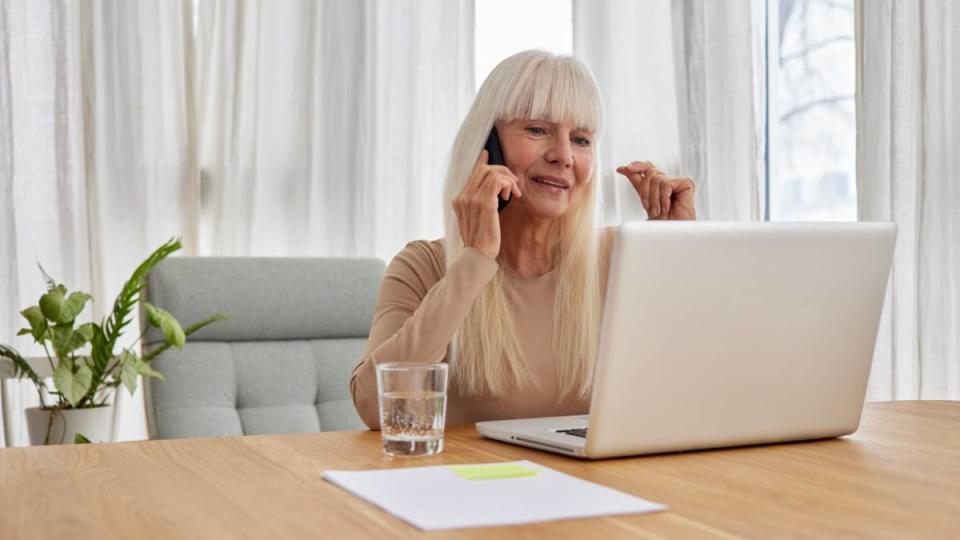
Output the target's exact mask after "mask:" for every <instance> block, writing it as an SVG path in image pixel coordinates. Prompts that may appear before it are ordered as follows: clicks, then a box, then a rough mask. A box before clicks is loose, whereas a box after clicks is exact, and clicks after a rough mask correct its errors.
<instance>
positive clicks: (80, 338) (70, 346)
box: [67, 323, 93, 352]
mask: <svg viewBox="0 0 960 540" xmlns="http://www.w3.org/2000/svg"><path fill="white" fill-rule="evenodd" d="M91 339H93V323H86V324H81V325H80V326H79V327H78V328H77V329H76V330H74V331H73V334H71V335H70V341H69V342H68V343H67V352H73V351H75V350H77V349H79V348H80V347H83V346H84V345H86V344H87V343H89V342H90V340H91Z"/></svg>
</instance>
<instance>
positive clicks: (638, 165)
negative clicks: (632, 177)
mask: <svg viewBox="0 0 960 540" xmlns="http://www.w3.org/2000/svg"><path fill="white" fill-rule="evenodd" d="M624 167H626V168H627V169H630V170H631V171H633V172H645V171H649V170H652V169H656V168H657V166H656V165H654V164H653V163H652V162H650V161H631V162H630V163H628V164H626V165H624Z"/></svg>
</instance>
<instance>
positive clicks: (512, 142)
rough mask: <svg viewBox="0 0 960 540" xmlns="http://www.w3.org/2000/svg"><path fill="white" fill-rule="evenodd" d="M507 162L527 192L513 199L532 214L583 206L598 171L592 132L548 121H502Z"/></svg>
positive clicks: (552, 214)
mask: <svg viewBox="0 0 960 540" xmlns="http://www.w3.org/2000/svg"><path fill="white" fill-rule="evenodd" d="M497 133H498V135H499V136H500V146H501V148H502V149H503V156H504V159H505V160H506V162H507V167H508V168H509V169H510V170H511V171H513V173H514V174H515V175H517V178H518V179H519V181H520V193H522V194H523V196H522V197H519V198H517V199H516V200H515V201H513V202H511V204H510V206H508V207H507V209H510V207H511V206H514V205H519V206H520V207H521V208H523V209H525V210H526V211H527V212H529V213H530V214H532V215H533V216H536V217H539V218H544V219H555V218H559V217H560V216H562V215H564V214H565V213H567V212H568V211H569V210H571V209H575V208H579V206H580V204H581V203H582V202H583V198H584V196H585V193H586V191H587V184H588V182H589V179H590V172H591V171H592V170H593V132H591V131H586V130H582V129H577V128H575V127H573V126H570V125H564V124H558V123H554V122H547V121H545V120H512V121H510V122H497Z"/></svg>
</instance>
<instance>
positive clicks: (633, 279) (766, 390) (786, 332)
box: [477, 221, 896, 458]
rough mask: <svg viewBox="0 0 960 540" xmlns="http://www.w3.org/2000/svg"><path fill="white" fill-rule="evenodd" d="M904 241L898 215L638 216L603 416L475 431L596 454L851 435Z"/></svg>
mask: <svg viewBox="0 0 960 540" xmlns="http://www.w3.org/2000/svg"><path fill="white" fill-rule="evenodd" d="M895 238H896V226H895V225H894V224H892V223H757V222H752V223H729V222H709V221H706V222H660V221H656V222H638V223H627V224H624V225H622V226H621V227H620V228H619V230H618V232H617V238H616V243H615V244H614V248H613V255H612V260H611V265H610V276H609V284H608V287H607V296H606V302H605V305H604V312H603V322H602V329H601V332H600V343H599V349H598V353H597V364H596V369H595V373H594V383H593V394H592V400H591V403H590V415H589V416H572V417H554V418H532V419H522V420H503V421H493V422H478V423H477V431H478V432H479V433H480V434H481V435H483V436H485V437H489V438H492V439H498V440H501V441H506V442H511V443H514V444H520V445H523V446H529V447H531V448H537V449H541V450H548V451H552V452H556V453H560V454H566V455H570V456H577V457H582V458H607V457H615V456H627V455H640V454H652V453H663V452H676V451H686V450H696V449H704V448H718V447H726V446H740V445H750V444H762V443H773V442H783V441H798V440H807V439H820V438H827V437H838V436H841V435H846V434H849V433H853V432H854V431H856V429H857V426H858V425H859V423H860V413H861V410H862V408H863V399H864V394H865V392H866V386H867V378H868V376H869V373H870V365H871V361H872V358H873V349H874V344H875V341H876V337H877V329H878V326H879V321H880V313H881V309H882V307H883V301H884V293H885V291H886V288H887V281H888V277H889V274H890V263H891V259H892V256H893V246H894V240H895ZM588 426H589V427H588Z"/></svg>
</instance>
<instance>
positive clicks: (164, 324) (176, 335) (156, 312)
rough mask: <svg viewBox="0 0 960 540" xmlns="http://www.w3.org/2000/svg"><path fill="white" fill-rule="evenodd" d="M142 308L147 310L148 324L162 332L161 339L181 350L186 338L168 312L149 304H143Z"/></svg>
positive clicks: (178, 324)
mask: <svg viewBox="0 0 960 540" xmlns="http://www.w3.org/2000/svg"><path fill="white" fill-rule="evenodd" d="M143 307H145V308H146V310H147V319H148V320H149V321H150V324H151V325H153V326H155V327H157V328H159V329H160V330H162V331H163V337H165V338H166V341H167V343H169V344H170V345H173V346H174V347H176V348H178V349H182V348H183V344H184V343H185V342H186V341H187V336H186V335H185V334H184V333H183V328H181V327H180V323H179V322H177V319H176V318H174V316H173V315H171V314H170V312H168V311H166V310H164V309H160V308H158V307H156V306H154V305H152V304H150V302H144V303H143Z"/></svg>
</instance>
